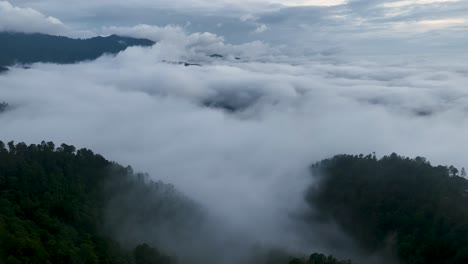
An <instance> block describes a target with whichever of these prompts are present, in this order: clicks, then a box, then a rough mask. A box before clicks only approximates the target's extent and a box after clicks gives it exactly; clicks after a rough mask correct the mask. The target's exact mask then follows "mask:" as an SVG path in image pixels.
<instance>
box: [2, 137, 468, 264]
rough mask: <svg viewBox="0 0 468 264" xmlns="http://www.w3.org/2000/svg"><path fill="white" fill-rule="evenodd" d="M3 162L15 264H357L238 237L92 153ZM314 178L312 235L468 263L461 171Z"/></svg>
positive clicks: (66, 151)
mask: <svg viewBox="0 0 468 264" xmlns="http://www.w3.org/2000/svg"><path fill="white" fill-rule="evenodd" d="M0 160H1V161H2V162H1V163H0V187H1V190H2V192H1V196H0V202H1V209H0V210H1V222H0V238H1V239H0V241H1V242H0V253H1V255H0V256H1V259H2V260H3V261H4V262H5V263H164V264H166V263H167V264H170V263H265V264H270V263H271V264H276V263H278V264H280V263H285V264H286V263H290V264H292V263H294V264H299V263H311V264H319V263H320V264H322V263H323V264H325V263H327V264H335V263H336V264H341V263H343V264H348V263H358V262H354V261H353V262H351V260H345V261H344V260H343V261H340V260H337V259H336V258H335V257H332V256H330V255H327V256H326V255H324V254H319V253H314V254H311V255H306V254H304V253H298V252H294V251H293V252H290V251H289V249H288V248H274V247H272V248H270V245H268V244H256V243H254V241H250V240H249V239H248V238H247V237H242V236H240V237H236V236H239V234H235V233H229V231H227V230H229V227H226V226H224V227H223V226H219V223H216V219H214V218H213V216H212V215H210V212H209V211H208V210H207V208H204V207H203V205H201V204H199V203H197V202H195V201H193V200H192V199H191V198H189V197H187V196H186V195H185V194H183V193H181V192H179V191H178V190H177V189H176V188H175V187H174V186H172V185H170V184H166V183H163V182H161V181H153V180H151V177H150V176H149V175H147V174H142V173H135V172H134V171H133V169H132V168H131V167H129V166H128V167H123V166H121V165H119V164H117V163H115V162H110V161H108V160H106V159H105V158H104V157H102V156H101V155H99V154H95V153H93V152H92V151H91V150H89V149H79V150H76V149H75V147H74V146H70V145H66V144H62V145H60V146H58V147H56V146H55V145H54V143H52V142H42V143H40V144H38V145H35V144H32V145H26V144H24V143H19V144H15V143H13V142H9V143H8V144H5V143H3V142H0ZM310 168H311V172H313V173H311V175H310V177H320V179H316V180H317V181H316V183H315V184H313V185H310V186H309V187H308V188H307V192H306V193H305V194H304V199H305V200H306V201H307V207H306V208H304V210H303V211H300V212H297V214H298V215H299V216H300V217H298V218H297V219H296V221H297V224H298V225H301V226H302V227H301V228H304V230H303V232H304V233H307V232H308V231H311V230H314V226H316V225H324V224H329V223H336V224H337V226H338V227H339V228H340V229H341V230H342V231H343V232H344V233H345V234H346V235H347V236H349V238H350V239H352V240H353V241H355V242H356V243H358V244H359V246H360V249H359V250H360V256H356V258H363V257H364V256H366V255H367V256H371V255H373V254H381V255H384V256H385V257H386V260H385V261H384V260H381V261H384V262H388V263H397V259H399V260H400V261H401V262H402V263H464V262H465V261H466V259H467V257H468V243H467V240H466V238H467V236H468V225H467V219H468V208H467V207H466V204H467V202H468V180H466V179H465V178H463V177H461V175H460V173H459V172H458V170H457V169H455V168H454V167H444V166H436V167H434V166H431V164H430V163H429V162H428V161H426V160H425V159H424V158H421V157H417V158H415V159H409V158H405V157H401V156H398V155H396V154H391V155H390V156H384V157H383V158H381V159H377V158H376V157H375V156H372V155H367V156H363V155H359V156H352V155H338V156H335V157H333V158H331V159H327V160H323V161H321V162H318V163H315V164H313V165H311V167H310ZM461 173H462V174H464V176H466V173H465V172H464V170H463V171H462V172H461ZM317 175H320V176H317ZM154 178H156V177H154ZM221 198H222V197H221ZM260 224H261V223H260ZM216 225H218V226H216ZM221 228H222V229H221ZM232 239H236V241H233V240H232ZM280 239H281V238H280ZM321 239H323V240H327V239H330V238H327V237H322V238H321ZM329 247H330V249H329V250H332V251H333V247H336V248H335V250H337V252H340V250H339V249H340V247H345V248H344V250H346V247H347V245H346V244H345V242H344V241H329ZM341 250H343V248H341ZM236 254H237V255H236ZM340 254H344V253H343V252H342V253H340ZM348 254H351V253H348ZM354 254H356V253H354ZM241 255H242V258H241V257H240V256H241ZM368 261H369V260H368Z"/></svg>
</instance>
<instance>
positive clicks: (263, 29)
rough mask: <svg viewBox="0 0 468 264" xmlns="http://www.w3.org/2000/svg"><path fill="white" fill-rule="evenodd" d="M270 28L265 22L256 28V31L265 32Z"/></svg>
mask: <svg viewBox="0 0 468 264" xmlns="http://www.w3.org/2000/svg"><path fill="white" fill-rule="evenodd" d="M267 30H268V26H267V25H265V24H259V25H258V26H257V28H256V29H255V30H254V33H257V34H258V33H263V32H265V31H267Z"/></svg>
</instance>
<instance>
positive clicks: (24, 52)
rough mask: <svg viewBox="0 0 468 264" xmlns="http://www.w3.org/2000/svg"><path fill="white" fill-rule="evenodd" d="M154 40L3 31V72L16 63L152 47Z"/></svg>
mask: <svg viewBox="0 0 468 264" xmlns="http://www.w3.org/2000/svg"><path fill="white" fill-rule="evenodd" d="M153 44H154V42H153V41H150V40H147V39H135V38H128V37H120V36H116V35H112V36H109V37H94V38H90V39H71V38H67V37H61V36H51V35H45V34H25V33H11V32H0V50H1V51H2V52H0V72H1V71H4V70H5V68H4V67H2V66H11V65H14V64H31V63H35V62H50V63H60V64H66V63H75V62H79V61H85V60H94V59H96V58H98V57H100V56H102V55H104V54H116V53H118V52H120V51H123V50H125V49H126V48H128V47H130V46H151V45H153Z"/></svg>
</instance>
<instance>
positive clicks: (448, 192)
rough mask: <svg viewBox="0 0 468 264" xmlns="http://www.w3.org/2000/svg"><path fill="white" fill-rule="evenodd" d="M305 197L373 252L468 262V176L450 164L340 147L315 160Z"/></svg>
mask: <svg viewBox="0 0 468 264" xmlns="http://www.w3.org/2000/svg"><path fill="white" fill-rule="evenodd" d="M311 169H312V173H313V175H316V176H317V175H319V177H320V178H318V183H316V184H314V185H313V186H311V187H310V188H309V191H308V194H307V200H308V202H309V204H310V206H311V207H313V208H315V209H317V210H318V214H319V215H320V216H321V217H323V218H325V219H328V220H333V221H335V222H337V223H338V224H339V225H340V226H341V227H342V228H343V229H344V230H345V231H346V232H347V233H348V234H349V235H350V236H351V237H353V238H354V239H355V240H356V241H358V243H360V244H361V246H363V247H364V248H365V249H367V250H369V251H370V252H376V251H378V250H380V249H382V248H384V247H386V246H391V247H392V248H394V250H396V252H397V255H398V257H399V258H400V259H401V261H402V263H409V264H423V263H426V264H427V263H434V264H435V263H439V264H441V263H442V264H444V263H446V264H449V263H450V264H452V263H457V264H461V263H468V195H467V193H468V180H466V179H464V178H463V177H460V176H459V174H458V170H457V169H456V168H455V167H453V166H450V167H444V166H432V165H431V164H430V163H429V162H428V161H426V159H424V158H421V157H417V158H415V159H410V158H405V157H401V156H398V155H397V154H392V155H390V156H385V157H383V158H381V159H377V158H376V157H375V156H373V155H368V156H365V157H364V156H363V155H359V156H352V155H339V156H335V157H334V158H331V159H327V160H324V161H321V162H319V163H317V164H315V165H313V166H312V167H311Z"/></svg>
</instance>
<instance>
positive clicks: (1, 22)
mask: <svg viewBox="0 0 468 264" xmlns="http://www.w3.org/2000/svg"><path fill="white" fill-rule="evenodd" d="M0 31H19V32H28V33H37V32H39V33H48V34H66V33H68V31H69V30H68V29H67V27H66V26H65V25H64V24H63V23H62V22H61V21H60V20H59V19H57V18H54V17H50V16H46V15H44V14H42V13H40V12H38V11H36V10H34V9H31V8H20V7H15V6H13V5H11V4H10V3H9V2H8V1H0Z"/></svg>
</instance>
